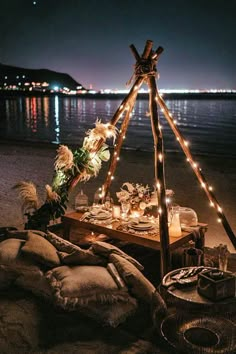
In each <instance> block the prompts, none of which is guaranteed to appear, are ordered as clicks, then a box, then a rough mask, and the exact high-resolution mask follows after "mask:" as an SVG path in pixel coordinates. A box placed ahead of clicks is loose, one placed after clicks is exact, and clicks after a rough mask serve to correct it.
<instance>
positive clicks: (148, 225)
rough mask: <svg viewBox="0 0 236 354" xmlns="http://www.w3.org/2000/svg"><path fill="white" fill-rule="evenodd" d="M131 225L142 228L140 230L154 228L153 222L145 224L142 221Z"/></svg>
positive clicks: (138, 228)
mask: <svg viewBox="0 0 236 354" xmlns="http://www.w3.org/2000/svg"><path fill="white" fill-rule="evenodd" d="M130 227H131V228H132V229H134V230H140V231H145V230H150V229H152V228H153V225H152V224H144V223H141V224H133V225H130Z"/></svg>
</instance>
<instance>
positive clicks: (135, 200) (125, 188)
mask: <svg viewBox="0 0 236 354" xmlns="http://www.w3.org/2000/svg"><path fill="white" fill-rule="evenodd" d="M116 195H117V198H118V200H119V202H120V203H123V202H129V203H130V205H131V208H132V206H138V207H139V208H140V209H142V210H144V209H145V208H146V207H147V206H148V204H149V202H150V200H151V191H150V187H149V186H148V185H146V186H144V185H143V184H140V183H129V182H126V183H123V185H122V187H121V191H120V192H117V193H116Z"/></svg>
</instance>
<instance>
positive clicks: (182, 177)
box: [0, 142, 236, 253]
mask: <svg viewBox="0 0 236 354" xmlns="http://www.w3.org/2000/svg"><path fill="white" fill-rule="evenodd" d="M56 149H57V146H56V145H45V144H41V145H39V144H36V143H35V144H23V143H21V144H18V143H7V142H5V143H3V142H2V143H1V144H0V159H1V169H0V201H1V203H0V226H15V227H17V228H18V229H22V228H23V227H24V221H23V217H22V212H21V204H20V200H19V199H18V195H17V192H16V190H14V189H13V188H12V187H13V186H14V185H15V184H16V183H17V182H19V181H22V180H24V181H32V182H34V183H35V185H36V186H37V189H38V192H39V196H40V197H41V199H42V201H43V200H44V197H45V194H44V186H45V184H50V183H51V181H52V176H53V163H54V159H55V156H56ZM196 161H198V163H199V164H200V166H201V168H202V171H203V173H204V174H205V176H206V178H207V180H208V182H209V183H210V184H211V185H212V186H213V187H214V192H215V195H216V198H217V199H218V201H219V203H220V205H221V207H222V209H223V210H224V213H225V215H226V217H227V219H228V221H229V223H230V225H231V227H232V229H233V231H234V232H235V231H236V202H235V195H236V164H235V163H233V162H232V161H231V160H230V158H229V159H227V160H224V161H221V160H219V159H217V158H209V157H206V156H200V157H198V158H196ZM107 168H108V163H104V164H103V167H102V170H101V171H100V174H99V176H98V177H97V178H92V179H91V180H90V181H89V182H87V183H86V184H84V183H82V184H79V185H78V186H77V187H76V188H75V189H74V190H73V191H72V193H71V194H70V201H69V205H68V210H70V209H72V208H73V205H74V198H75V195H76V194H77V193H78V191H79V190H80V189H81V188H82V189H83V191H84V192H85V193H86V194H87V195H88V197H89V201H90V203H92V201H93V195H94V192H95V191H96V189H97V188H98V187H99V186H100V185H101V184H102V183H103V181H104V178H105V176H106V171H107ZM153 170H154V168H153V154H152V153H147V152H140V151H126V150H125V151H122V154H121V157H120V162H119V165H118V167H117V171H116V174H115V179H114V182H113V185H112V187H111V195H112V197H113V198H114V199H115V192H116V191H118V190H119V188H120V187H121V185H122V183H124V182H127V181H128V182H139V183H143V184H149V185H150V186H152V185H153V180H154V172H153ZM166 186H167V188H168V189H172V190H173V191H174V192H175V200H174V201H175V203H177V204H178V205H181V206H186V207H190V208H193V209H194V210H195V211H196V212H197V215H198V219H199V221H200V222H204V223H207V224H208V232H207V234H206V246H209V247H214V246H216V245H218V244H219V243H223V244H227V246H228V249H229V250H230V252H232V253H235V250H234V247H233V246H232V244H231V242H230V240H229V238H228V237H227V234H226V232H225V230H224V228H223V227H222V225H221V224H219V223H218V222H217V215H216V213H215V210H214V209H212V208H211V207H210V206H209V201H208V199H207V197H206V196H205V194H204V192H203V190H202V188H201V187H200V185H199V183H198V181H197V179H196V177H195V175H194V174H193V172H192V170H191V168H190V166H189V165H188V164H187V162H186V159H185V157H184V155H183V154H182V153H180V154H168V155H167V157H166Z"/></svg>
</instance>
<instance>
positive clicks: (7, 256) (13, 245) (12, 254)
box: [0, 238, 25, 264]
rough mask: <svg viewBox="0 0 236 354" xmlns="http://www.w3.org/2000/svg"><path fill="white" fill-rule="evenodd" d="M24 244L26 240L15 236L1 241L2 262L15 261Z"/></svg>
mask: <svg viewBox="0 0 236 354" xmlns="http://www.w3.org/2000/svg"><path fill="white" fill-rule="evenodd" d="M24 244H25V241H24V240H20V239H15V238H11V239H8V240H4V241H2V242H0V264H11V263H12V262H15V261H16V259H17V257H18V255H19V253H20V250H21V247H22V246H23V245H24Z"/></svg>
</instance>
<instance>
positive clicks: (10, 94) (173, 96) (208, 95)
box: [0, 90, 236, 100]
mask: <svg viewBox="0 0 236 354" xmlns="http://www.w3.org/2000/svg"><path fill="white" fill-rule="evenodd" d="M20 96H23V97H54V96H59V97H66V98H69V97H71V98H85V99H91V98H94V99H123V98H124V97H126V96H127V94H121V93H119V94H116V93H95V94H92V93H85V94H76V95H66V94H63V93H60V92H53V93H51V92H37V91H34V92H28V91H27V92H24V91H3V90H2V91H1V90H0V97H1V98H14V97H20ZM162 97H164V98H165V99H168V100H183V99H191V100H194V99H198V100H199V99H214V100H215V99H232V100H235V99H236V93H228V92H227V93H223V92H217V93H213V92H200V93H164V94H162ZM138 99H143V100H147V99H148V94H147V93H139V94H138Z"/></svg>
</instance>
